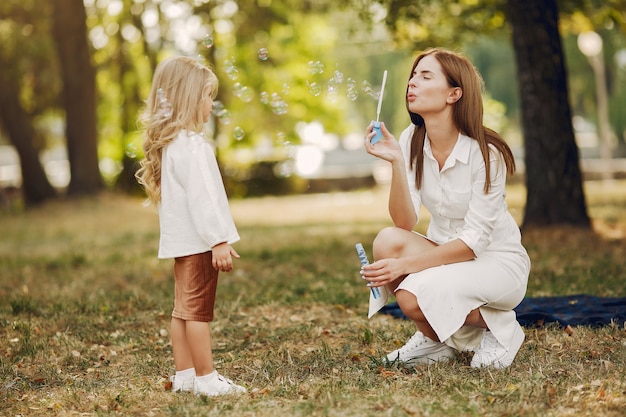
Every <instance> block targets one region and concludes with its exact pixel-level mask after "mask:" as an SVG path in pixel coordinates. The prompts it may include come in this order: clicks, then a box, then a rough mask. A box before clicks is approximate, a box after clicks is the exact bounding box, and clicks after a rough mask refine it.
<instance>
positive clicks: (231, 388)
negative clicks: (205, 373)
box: [193, 371, 248, 397]
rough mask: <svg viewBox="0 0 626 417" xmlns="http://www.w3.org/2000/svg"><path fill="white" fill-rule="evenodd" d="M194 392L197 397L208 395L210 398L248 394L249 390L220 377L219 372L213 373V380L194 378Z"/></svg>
mask: <svg viewBox="0 0 626 417" xmlns="http://www.w3.org/2000/svg"><path fill="white" fill-rule="evenodd" d="M207 379H208V380H207ZM193 391H194V393H195V394H196V395H206V396H208V397H216V396H218V395H228V394H243V393H245V392H248V390H247V389H245V388H244V387H242V386H241V385H237V384H235V383H234V382H233V381H231V380H230V379H228V378H226V377H224V376H222V375H220V374H219V373H218V372H217V371H214V372H213V375H211V378H204V377H200V378H198V377H196V378H194V382H193Z"/></svg>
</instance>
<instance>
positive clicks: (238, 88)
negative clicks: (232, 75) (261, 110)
mask: <svg viewBox="0 0 626 417" xmlns="http://www.w3.org/2000/svg"><path fill="white" fill-rule="evenodd" d="M233 92H234V94H235V96H236V97H238V98H240V99H241V101H243V102H245V103H249V102H251V101H252V99H253V98H254V91H252V89H251V88H250V87H248V86H245V85H241V83H235V85H234V86H233Z"/></svg>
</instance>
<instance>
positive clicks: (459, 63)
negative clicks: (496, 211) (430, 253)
mask: <svg viewBox="0 0 626 417" xmlns="http://www.w3.org/2000/svg"><path fill="white" fill-rule="evenodd" d="M429 55H431V56H433V57H435V58H436V59H437V61H439V64H440V65H441V68H442V69H443V72H444V75H445V76H446V78H447V80H448V85H449V86H450V87H459V88H461V90H462V91H463V95H462V97H461V98H460V99H459V100H458V101H457V102H456V103H455V104H454V110H453V120H454V123H455V124H456V127H457V128H458V129H459V131H460V132H461V133H462V134H464V135H466V136H468V137H470V138H472V139H474V140H475V141H477V142H478V145H479V146H480V151H481V153H482V156H483V161H484V162H485V172H486V178H485V187H484V192H485V193H487V192H489V189H490V187H491V175H490V164H489V145H493V146H494V147H495V148H496V149H497V150H498V151H499V152H500V153H501V154H502V156H503V158H504V162H505V164H506V171H507V174H508V175H513V173H514V172H515V158H514V157H513V153H512V152H511V148H509V145H507V143H506V142H505V141H504V139H502V137H500V135H498V134H497V133H496V132H495V131H493V130H491V129H489V128H488V127H485V126H484V125H483V102H482V90H483V88H482V87H483V84H482V78H481V77H480V75H479V73H478V71H477V70H476V69H475V68H474V66H473V65H472V63H471V62H470V61H469V60H468V59H467V58H465V57H464V56H462V55H459V54H457V53H454V52H451V51H447V50H444V49H439V48H435V49H429V50H426V51H424V52H423V53H422V54H420V55H419V56H418V57H417V58H416V59H415V62H414V63H413V68H411V75H410V76H409V79H411V77H412V76H413V71H414V70H415V67H417V64H418V63H419V62H420V61H421V60H422V58H424V57H425V56H429ZM407 92H408V83H407ZM405 97H406V96H405ZM406 106H407V110H408V101H407V102H406ZM409 115H410V116H411V122H413V124H414V125H415V126H416V127H415V130H414V131H413V138H412V140H411V160H410V164H411V168H413V167H414V168H415V186H416V187H417V189H420V188H421V186H422V178H423V174H424V163H423V160H424V141H425V138H426V125H425V124H424V119H423V118H422V117H421V116H420V115H419V114H417V113H412V112H411V111H410V110H409Z"/></svg>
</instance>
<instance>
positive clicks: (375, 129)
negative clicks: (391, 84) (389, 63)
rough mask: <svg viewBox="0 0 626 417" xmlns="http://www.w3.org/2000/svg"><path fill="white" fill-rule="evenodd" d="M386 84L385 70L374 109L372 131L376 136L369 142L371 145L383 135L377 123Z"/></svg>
mask: <svg viewBox="0 0 626 417" xmlns="http://www.w3.org/2000/svg"><path fill="white" fill-rule="evenodd" d="M386 82H387V70H385V72H383V83H382V85H381V87H380V96H378V108H377V109H376V121H375V122H374V131H375V132H376V134H375V135H374V137H373V138H372V140H371V144H372V145H373V144H375V143H376V142H378V141H379V140H381V139H382V138H383V134H382V132H381V131H380V122H379V121H378V119H379V118H380V108H381V107H382V106H383V93H384V92H385V83H386Z"/></svg>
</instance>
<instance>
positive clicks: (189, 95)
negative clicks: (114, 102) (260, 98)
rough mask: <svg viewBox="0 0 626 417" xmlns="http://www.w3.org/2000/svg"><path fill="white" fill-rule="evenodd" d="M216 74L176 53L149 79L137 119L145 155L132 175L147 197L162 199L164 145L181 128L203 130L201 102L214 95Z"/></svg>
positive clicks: (150, 199)
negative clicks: (144, 103) (144, 102)
mask: <svg viewBox="0 0 626 417" xmlns="http://www.w3.org/2000/svg"><path fill="white" fill-rule="evenodd" d="M217 87H218V81H217V77H216V76H215V74H214V73H213V72H212V71H211V70H210V69H209V68H207V67H206V66H205V65H203V64H202V63H201V62H199V61H198V60H197V59H194V58H189V57H184V56H178V57H173V58H169V59H166V60H165V61H163V62H161V63H160V64H159V65H158V66H157V68H156V70H155V72H154V77H153V80H152V88H151V90H150V95H149V96H148V99H147V101H146V106H145V109H144V111H143V113H142V114H141V115H140V116H139V121H140V122H141V124H142V125H143V128H144V130H145V137H144V142H143V151H144V159H143V160H142V161H141V166H140V168H139V169H138V170H137V173H136V174H135V177H136V178H137V181H139V183H140V184H141V185H142V186H143V187H144V189H145V191H146V194H147V195H148V200H149V201H150V202H151V203H153V204H154V205H157V204H158V203H159V201H160V200H161V156H162V155H163V149H164V148H165V147H166V146H167V145H168V144H169V143H170V142H171V141H172V140H174V139H175V138H176V136H177V135H178V133H179V132H180V131H181V130H188V131H191V132H202V131H203V126H204V116H203V105H202V104H203V102H204V100H206V99H207V97H211V98H213V99H214V98H215V96H216V95H217Z"/></svg>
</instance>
